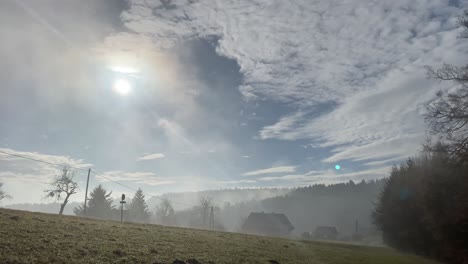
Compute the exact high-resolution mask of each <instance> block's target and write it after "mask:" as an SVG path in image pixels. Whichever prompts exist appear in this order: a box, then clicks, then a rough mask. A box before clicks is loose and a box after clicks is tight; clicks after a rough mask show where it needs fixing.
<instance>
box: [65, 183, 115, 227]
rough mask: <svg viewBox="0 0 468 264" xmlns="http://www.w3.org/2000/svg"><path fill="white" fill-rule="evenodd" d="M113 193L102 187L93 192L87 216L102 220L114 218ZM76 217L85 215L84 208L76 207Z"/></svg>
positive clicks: (90, 196) (87, 208)
mask: <svg viewBox="0 0 468 264" xmlns="http://www.w3.org/2000/svg"><path fill="white" fill-rule="evenodd" d="M111 195H112V192H107V190H106V189H104V187H102V185H99V186H97V187H96V188H94V190H92V191H91V193H90V194H89V198H88V205H87V207H86V216H91V217H98V218H102V219H111V218H113V210H114V206H113V205H112V198H111ZM73 211H74V212H75V214H76V215H83V206H79V207H76V208H75V209H74V210H73Z"/></svg>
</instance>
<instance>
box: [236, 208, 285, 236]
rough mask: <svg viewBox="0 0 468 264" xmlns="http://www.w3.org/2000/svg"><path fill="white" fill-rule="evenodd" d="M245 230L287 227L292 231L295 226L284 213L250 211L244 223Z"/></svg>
mask: <svg viewBox="0 0 468 264" xmlns="http://www.w3.org/2000/svg"><path fill="white" fill-rule="evenodd" d="M243 228H244V230H258V231H261V230H272V229H285V230H287V231H289V232H291V231H292V230H293V229H294V226H293V225H292V224H291V222H289V219H288V218H287V217H286V215H284V214H276V213H263V212H262V213H250V215H249V216H248V217H247V219H246V220H245V222H244V225H243Z"/></svg>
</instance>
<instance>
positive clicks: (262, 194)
mask: <svg viewBox="0 0 468 264" xmlns="http://www.w3.org/2000/svg"><path fill="white" fill-rule="evenodd" d="M291 190H292V189H288V188H259V189H239V188H235V189H221V190H208V191H200V192H181V193H166V194H163V195H161V196H159V198H168V199H169V200H171V201H176V202H180V203H185V204H194V205H197V204H198V202H199V200H200V197H210V198H212V199H213V201H214V203H215V205H216V206H219V207H223V206H224V205H225V204H226V203H230V204H237V203H241V202H247V201H251V200H257V201H260V200H263V199H266V198H271V197H275V196H281V195H285V194H287V193H289V192H290V191H291ZM159 202H160V199H158V198H155V197H151V198H149V199H148V200H147V203H148V206H149V207H150V209H151V210H153V209H154V207H155V206H157V205H158V204H159ZM173 206H174V208H175V209H176V210H183V209H187V207H186V206H181V205H178V204H176V203H174V204H173Z"/></svg>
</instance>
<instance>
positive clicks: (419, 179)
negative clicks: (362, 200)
mask: <svg viewBox="0 0 468 264" xmlns="http://www.w3.org/2000/svg"><path fill="white" fill-rule="evenodd" d="M460 25H461V26H462V27H463V28H464V32H463V33H462V34H461V35H460V36H461V37H462V38H468V12H467V11H465V13H464V16H463V17H462V18H461V19H460ZM428 76H429V78H433V79H437V80H440V81H449V82H452V83H453V84H455V87H452V88H451V89H450V90H445V91H440V92H439V93H437V99H436V100H435V102H433V103H432V104H430V105H429V106H428V114H427V115H426V117H425V118H426V120H427V122H428V123H429V127H430V131H431V132H432V133H433V134H434V135H437V136H439V137H440V139H441V141H439V142H436V143H431V142H428V143H427V144H426V145H425V148H424V150H423V151H422V152H421V153H420V154H419V156H416V157H413V158H410V159H408V161H407V162H406V163H403V164H401V165H400V166H398V167H396V166H395V167H394V168H393V170H392V173H391V174H390V178H389V179H388V181H387V182H386V184H385V188H384V190H383V192H382V193H381V195H380V199H379V201H378V203H377V205H376V208H375V211H374V213H373V217H374V221H375V223H376V225H377V226H378V227H379V229H381V230H382V232H383V239H384V241H385V242H386V243H387V244H388V245H390V246H392V247H395V248H397V249H400V250H403V251H406V252H412V253H416V254H421V255H425V256H428V257H432V258H437V259H439V260H442V261H444V262H446V263H468V250H467V249H468V239H467V237H468V228H467V227H468V192H467V190H468V65H467V66H462V67H458V66H454V65H448V64H446V65H444V66H443V67H442V68H440V69H437V70H434V69H433V68H431V67H428Z"/></svg>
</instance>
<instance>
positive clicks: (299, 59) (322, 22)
mask: <svg viewBox="0 0 468 264" xmlns="http://www.w3.org/2000/svg"><path fill="white" fill-rule="evenodd" d="M173 3H174V5H175V7H176V8H174V9H170V10H166V9H164V7H163V6H162V4H161V2H160V1H156V0H147V1H144V2H142V1H140V0H132V1H130V9H129V11H128V12H125V13H124V14H123V15H122V17H123V19H124V20H125V22H126V26H127V27H129V28H130V29H132V30H134V31H135V32H138V33H141V34H145V35H147V36H153V37H155V38H157V39H158V43H160V46H161V47H163V48H164V47H170V46H173V45H175V44H176V43H178V42H180V41H183V40H185V39H190V38H195V37H204V36H213V35H214V36H218V37H219V41H218V45H217V52H218V53H219V54H221V55H223V56H226V57H229V58H233V59H235V60H236V61H237V62H238V64H239V66H240V70H241V73H242V74H243V75H244V82H243V84H242V85H241V86H240V87H239V89H240V92H241V93H242V94H243V95H244V98H245V99H246V100H247V101H252V100H258V99H262V100H264V99H265V98H266V99H270V100H275V101H280V102H285V103H291V104H293V105H296V107H297V108H298V110H297V111H296V112H292V113H289V114H287V115H285V116H283V117H282V118H281V119H280V120H279V121H278V122H276V123H274V124H271V125H269V126H266V127H264V128H263V129H261V131H260V132H259V134H260V138H262V139H282V140H297V139H311V140H320V141H321V142H323V143H322V144H319V146H320V147H331V148H332V151H333V154H332V156H330V157H328V158H326V159H324V161H325V162H334V161H338V160H342V159H349V160H356V161H358V160H366V159H384V158H386V157H388V156H397V157H403V156H407V155H412V154H414V153H415V151H417V150H418V146H419V143H420V140H419V139H421V140H422V139H423V138H424V130H425V125H424V123H423V121H422V117H421V115H420V114H421V112H422V111H423V109H424V104H425V103H426V102H427V101H428V100H430V99H431V98H432V97H433V95H434V91H435V89H436V88H435V87H436V86H437V84H432V83H430V82H428V81H426V80H425V76H424V73H423V71H422V66H423V65H424V64H438V63H441V61H442V59H443V60H446V61H448V62H454V63H457V62H463V58H462V57H463V56H460V55H462V54H466V50H468V49H467V44H466V41H465V42H462V41H459V40H457V39H456V35H457V32H458V31H457V29H456V25H455V23H454V21H455V19H456V16H457V15H459V14H460V13H461V10H460V8H458V7H454V6H450V5H448V4H447V1H446V0H423V1H411V0H399V1H380V2H379V1H378V2H375V1H371V0H364V1H346V0H331V1H319V0H296V1H263V2H262V1H260V2H257V3H256V4H251V2H250V1H247V0H246V1H234V0H231V1H228V0H218V1H212V2H206V1H197V2H193V1H185V0H180V1H173ZM464 3H467V1H463V3H460V5H463V4H464ZM219 7H222V8H219ZM327 101H334V102H337V103H338V106H337V107H336V108H335V109H334V110H333V111H331V112H329V113H326V114H323V115H321V116H319V117H318V118H317V116H316V115H313V116H312V117H311V114H313V112H314V111H315V110H316V109H315V108H314V106H315V105H317V103H323V102H327Z"/></svg>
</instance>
